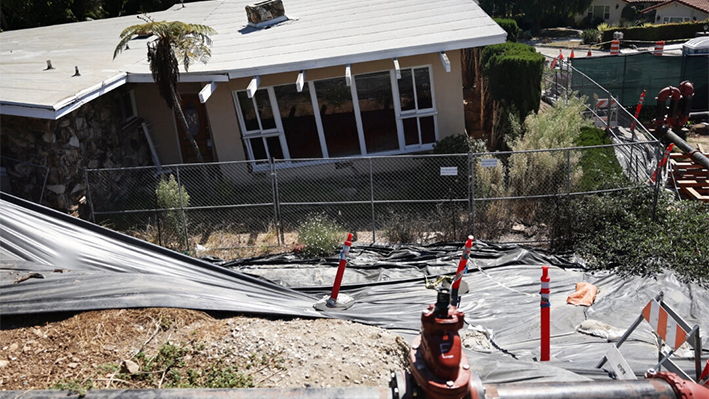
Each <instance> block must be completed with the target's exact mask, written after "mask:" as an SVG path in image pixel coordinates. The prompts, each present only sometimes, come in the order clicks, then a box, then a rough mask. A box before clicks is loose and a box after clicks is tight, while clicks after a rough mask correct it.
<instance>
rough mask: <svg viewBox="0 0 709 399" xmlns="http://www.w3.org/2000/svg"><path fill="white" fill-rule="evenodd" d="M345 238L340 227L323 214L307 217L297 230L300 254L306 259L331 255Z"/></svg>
mask: <svg viewBox="0 0 709 399" xmlns="http://www.w3.org/2000/svg"><path fill="white" fill-rule="evenodd" d="M345 238H347V237H345V236H344V233H343V229H342V227H341V226H340V225H339V224H337V223H336V222H334V221H333V220H331V219H329V218H328V217H327V216H326V215H325V214H315V215H309V216H308V217H307V218H306V221H305V222H304V223H303V224H301V225H300V227H299V228H298V242H299V243H300V244H301V245H303V249H302V250H301V253H302V254H303V255H304V256H307V257H320V256H328V255H333V254H334V253H335V252H336V251H337V249H338V247H339V245H340V244H341V243H342V242H344V241H345Z"/></svg>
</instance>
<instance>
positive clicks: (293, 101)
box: [273, 84, 322, 158]
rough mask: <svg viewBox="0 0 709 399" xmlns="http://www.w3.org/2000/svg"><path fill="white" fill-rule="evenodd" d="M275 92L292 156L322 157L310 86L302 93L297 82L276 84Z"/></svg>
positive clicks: (304, 88)
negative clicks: (296, 85)
mask: <svg viewBox="0 0 709 399" xmlns="http://www.w3.org/2000/svg"><path fill="white" fill-rule="evenodd" d="M273 92H274V93H275V95H276V101H277V102H278V111H279V113H280V115H281V123H282V124H283V133H284V134H285V136H286V143H287V144H288V152H289V153H290V156H291V158H321V157H322V150H321V148H320V137H319V136H318V126H317V123H316V122H315V113H314V112H313V102H312V100H311V98H310V90H309V89H308V86H307V85H306V86H305V87H303V91H301V92H300V93H298V90H297V89H296V87H295V84H292V85H285V86H276V87H274V88H273Z"/></svg>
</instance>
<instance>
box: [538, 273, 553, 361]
mask: <svg viewBox="0 0 709 399" xmlns="http://www.w3.org/2000/svg"><path fill="white" fill-rule="evenodd" d="M548 273H549V266H542V278H541V280H542V290H541V292H540V294H541V295H542V298H541V301H540V302H539V306H541V308H542V309H541V310H542V337H541V341H542V342H541V350H542V354H541V358H542V361H543V362H548V361H549V341H550V314H549V313H550V308H551V303H549V293H550V290H549V281H550V279H549V274H548Z"/></svg>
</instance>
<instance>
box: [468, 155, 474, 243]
mask: <svg viewBox="0 0 709 399" xmlns="http://www.w3.org/2000/svg"><path fill="white" fill-rule="evenodd" d="M469 157H470V218H468V219H469V220H471V222H470V223H471V224H472V228H471V229H469V231H472V233H473V237H475V236H476V235H475V157H473V156H472V154H471V155H469Z"/></svg>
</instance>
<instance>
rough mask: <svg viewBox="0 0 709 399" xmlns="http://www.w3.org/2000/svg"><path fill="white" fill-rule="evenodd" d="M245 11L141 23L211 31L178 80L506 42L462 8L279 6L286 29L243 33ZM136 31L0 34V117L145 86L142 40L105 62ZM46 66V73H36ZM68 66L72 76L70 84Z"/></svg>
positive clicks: (399, 0)
mask: <svg viewBox="0 0 709 399" xmlns="http://www.w3.org/2000/svg"><path fill="white" fill-rule="evenodd" d="M250 3H253V0H220V1H204V2H193V3H186V4H184V6H182V5H179V4H178V5H175V6H173V7H172V8H170V9H169V10H166V11H162V12H156V13H151V14H150V16H151V17H152V18H153V19H154V20H156V21H162V20H165V21H182V22H186V23H198V24H205V25H208V26H211V27H212V28H214V29H215V30H216V31H217V32H218V34H217V35H214V36H212V39H213V46H212V58H211V60H210V61H209V63H208V64H207V65H203V64H199V63H198V64H193V65H191V66H190V72H189V73H184V72H183V73H182V77H181V80H182V81H198V82H210V81H226V80H228V79H229V78H237V77H245V76H254V75H264V74H271V73H280V72H288V71H298V70H307V69H313V68H321V67H328V66H336V65H344V64H349V63H357V62H366V61H373V60H378V59H386V58H393V57H403V56H409V55H417V54H426V53H432V52H438V51H447V50H458V49H462V48H469V47H478V46H485V45H489V44H495V43H501V42H503V41H504V40H505V37H506V33H505V32H504V30H502V28H500V27H499V26H498V25H497V24H495V22H494V21H493V20H492V19H491V18H490V17H489V16H488V15H487V14H485V12H484V11H482V9H481V8H480V7H479V6H478V5H476V4H475V3H473V2H471V1H469V0H439V1H436V2H433V3H432V2H430V1H429V0H338V1H326V0H284V3H283V4H284V8H285V11H286V16H287V17H288V18H289V20H288V21H285V22H282V23H280V24H278V25H276V26H272V27H270V28H269V29H255V28H251V27H248V26H247V17H246V11H245V6H246V5H248V4H250ZM140 23H142V21H140V20H138V19H137V18H136V16H126V17H118V18H110V19H104V20H96V21H86V22H76V23H70V24H64V25H55V26H48V27H42V28H34V29H25V30H18V31H8V32H2V33H0V113H2V114H12V115H23V116H32V117H39V118H46V119H58V118H60V117H61V116H62V115H64V114H66V113H68V112H71V111H73V110H74V109H76V108H78V107H79V106H81V105H82V104H84V103H85V102H87V101H90V100H91V99H93V98H95V97H97V96H99V95H101V94H103V93H105V92H107V91H110V90H112V89H114V88H115V87H118V86H120V85H122V84H124V83H126V82H145V81H152V77H151V76H150V70H149V67H148V63H147V56H146V54H147V52H146V43H147V41H148V40H149V39H139V40H133V41H131V42H130V43H129V46H130V49H128V50H126V51H123V53H121V54H120V55H118V57H116V59H115V60H113V59H112V56H113V50H114V48H115V46H116V44H118V41H119V40H120V38H119V35H120V33H121V31H122V30H123V29H124V28H126V27H128V26H131V25H135V24H140ZM46 60H51V61H52V65H53V66H54V68H55V69H52V70H45V68H46ZM75 66H78V69H79V72H80V74H81V76H72V75H74V72H75V71H74V67H75ZM343 73H344V71H343ZM205 75H206V76H205Z"/></svg>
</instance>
